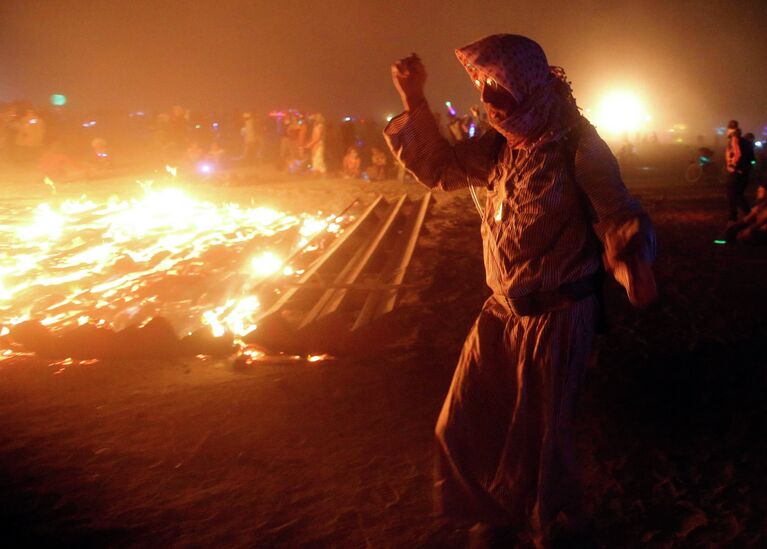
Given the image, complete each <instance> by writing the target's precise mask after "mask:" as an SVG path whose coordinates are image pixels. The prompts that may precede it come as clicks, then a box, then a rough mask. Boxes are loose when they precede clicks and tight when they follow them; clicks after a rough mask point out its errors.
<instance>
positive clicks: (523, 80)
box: [384, 34, 657, 546]
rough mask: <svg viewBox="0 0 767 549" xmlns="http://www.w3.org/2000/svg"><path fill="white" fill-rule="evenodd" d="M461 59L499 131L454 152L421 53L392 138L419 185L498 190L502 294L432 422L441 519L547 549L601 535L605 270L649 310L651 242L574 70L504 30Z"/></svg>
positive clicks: (406, 62) (487, 249) (493, 213)
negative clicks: (600, 348) (588, 389)
mask: <svg viewBox="0 0 767 549" xmlns="http://www.w3.org/2000/svg"><path fill="white" fill-rule="evenodd" d="M456 55H457V57H458V60H459V61H460V62H461V64H462V65H463V66H464V67H465V69H466V71H467V72H468V73H469V76H470V78H471V80H472V81H473V82H474V84H475V85H476V86H477V88H478V90H479V92H480V98H481V101H482V103H483V106H484V107H485V110H486V111H487V116H488V122H489V124H490V126H491V129H490V130H489V131H487V132H486V133H484V134H483V135H482V136H481V137H479V138H476V139H470V140H467V141H464V142H461V143H458V144H456V145H454V146H451V145H450V144H448V142H447V141H446V140H445V139H444V138H443V137H442V136H441V135H440V132H439V129H438V127H437V124H436V123H435V120H434V116H433V115H432V112H431V109H430V108H429V106H428V104H427V102H426V100H425V98H424V91H423V89H424V83H425V80H426V71H425V69H424V66H423V64H422V63H421V61H420V59H419V58H418V56H417V55H415V54H413V55H412V56H410V57H408V58H405V59H402V60H400V61H399V62H397V63H395V64H394V65H392V78H393V81H394V85H395V87H396V88H397V90H398V91H399V93H400V96H401V98H402V101H403V105H404V108H405V111H404V112H403V113H402V114H400V115H399V116H397V117H395V118H393V119H392V120H391V121H390V123H389V124H388V126H387V127H386V129H385V130H384V135H385V137H386V140H387V142H388V144H389V146H390V147H391V150H392V152H393V153H394V154H395V156H396V157H397V158H398V159H399V160H400V162H402V163H403V164H404V166H405V167H406V168H407V169H408V170H409V171H410V172H411V173H412V174H413V176H414V177H415V178H416V179H417V180H418V181H419V182H420V183H422V184H423V185H425V186H427V187H429V188H439V189H443V190H446V191H452V190H457V189H465V188H467V187H472V188H473V187H483V188H485V189H486V191H487V199H486V203H485V207H484V214H483V219H482V229H481V232H482V239H483V247H484V263H485V270H486V280H487V284H488V286H489V287H490V290H491V291H492V295H491V296H490V297H489V298H488V299H487V301H486V302H485V304H484V306H483V308H482V311H481V312H480V314H479V316H478V318H477V320H476V321H475V323H474V325H473V327H472V328H471V331H470V333H469V335H468V337H467V338H466V341H465V343H464V346H463V350H462V352H461V356H460V358H459V361H458V365H457V368H456V371H455V374H454V377H453V381H452V384H451V386H450V390H449V392H448V394H447V397H446V399H445V402H444V405H443V407H442V410H441V413H440V415H439V419H438V422H437V426H436V431H435V432H436V440H437V463H436V479H435V491H436V493H435V496H436V499H435V502H436V505H437V508H438V509H437V510H438V512H440V513H441V514H443V515H453V516H459V517H461V518H464V519H471V520H474V521H477V522H478V524H477V527H476V528H474V529H472V530H473V534H476V532H480V535H483V536H485V538H484V539H486V540H487V539H491V540H492V539H495V540H496V541H497V540H498V539H499V538H498V536H507V535H509V533H510V532H511V533H513V535H515V536H516V535H518V534H520V533H521V534H524V533H525V532H528V533H529V534H530V535H532V539H533V541H535V543H536V544H537V545H539V546H547V545H549V544H550V543H551V542H552V540H553V539H554V536H555V535H556V534H557V533H559V534H560V535H564V536H565V537H566V536H568V535H571V536H578V535H582V534H583V532H585V531H587V530H588V529H589V528H590V520H589V517H588V513H587V511H586V507H587V506H586V505H585V502H584V496H583V493H582V488H581V485H580V482H579V469H578V466H577V463H576V460H575V443H574V407H575V401H576V396H577V394H578V392H579V389H580V386H581V382H582V378H583V375H584V371H585V368H586V364H587V360H588V357H589V355H590V352H591V346H592V339H593V336H594V333H595V331H596V327H597V324H598V321H599V316H600V310H601V308H600V302H599V301H600V300H599V299H598V295H599V290H600V288H601V283H600V281H601V276H600V275H602V274H603V273H604V269H605V268H606V269H607V271H608V272H610V273H611V274H612V275H613V276H614V277H615V278H616V280H618V282H619V283H621V284H622V285H623V286H624V287H625V289H626V291H627V294H628V297H629V299H630V301H631V302H632V303H633V304H634V305H637V306H646V305H648V304H649V303H651V302H652V301H653V300H654V299H655V297H656V293H657V292H656V286H655V280H654V277H653V273H652V269H651V265H652V262H653V261H654V259H655V234H654V231H653V228H652V225H651V223H650V220H649V218H648V216H647V214H646V213H645V212H644V211H643V209H642V208H641V206H640V205H639V203H638V202H637V200H635V199H634V198H633V197H632V196H631V195H630V194H629V193H628V191H627V190H626V187H625V185H624V184H623V181H622V179H621V175H620V172H619V168H618V164H617V161H616V159H615V157H614V156H613V154H612V153H611V152H610V149H609V148H608V146H607V145H606V144H605V142H604V141H603V140H602V139H601V138H600V137H599V135H598V134H597V132H596V129H595V128H594V127H593V126H592V125H591V124H589V122H588V121H587V120H586V119H585V118H583V117H582V116H581V114H580V112H579V110H578V107H577V105H576V103H575V100H574V99H573V96H572V92H571V88H570V85H569V83H568V82H567V80H566V78H565V75H564V71H563V70H562V69H561V68H558V67H551V66H549V64H548V61H547V59H546V55H545V54H544V52H543V50H542V49H541V47H540V46H539V45H538V44H537V43H536V42H534V41H533V40H530V39H529V38H526V37H523V36H517V35H510V34H501V35H493V36H488V37H486V38H483V39H481V40H479V41H477V42H474V43H472V44H469V45H468V46H466V47H463V48H460V49H458V50H456ZM472 191H473V189H472ZM473 194H474V193H473ZM475 199H476V195H475ZM480 210H481V208H480Z"/></svg>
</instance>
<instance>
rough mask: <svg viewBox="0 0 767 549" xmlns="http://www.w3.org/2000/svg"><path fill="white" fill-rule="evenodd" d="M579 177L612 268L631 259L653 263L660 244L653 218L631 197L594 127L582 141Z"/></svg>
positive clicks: (577, 168)
mask: <svg viewBox="0 0 767 549" xmlns="http://www.w3.org/2000/svg"><path fill="white" fill-rule="evenodd" d="M575 177H576V180H577V182H578V186H579V187H580V188H581V189H582V190H583V191H584V193H585V195H586V197H587V198H588V202H589V205H590V208H591V216H592V222H593V226H594V231H595V232H596V234H597V236H598V237H599V240H601V241H602V244H603V246H604V248H605V256H606V257H605V259H606V261H607V263H608V265H609V264H612V263H614V262H615V261H621V260H624V259H625V258H627V257H628V256H636V257H637V259H640V260H641V261H645V262H648V263H652V262H653V261H654V260H655V255H656V242H655V230H654V229H653V226H652V223H651V222H650V218H649V217H648V216H647V214H646V213H645V211H644V209H643V208H642V206H641V205H640V204H639V201H638V200H636V199H635V198H634V197H633V196H631V195H630V194H629V192H628V190H627V189H626V186H625V185H624V183H623V179H622V178H621V174H620V168H619V167H618V161H617V160H616V159H615V156H614V155H613V153H612V151H610V148H609V147H608V146H607V143H605V142H604V140H603V139H602V138H601V137H599V134H597V132H596V129H595V128H594V127H593V126H591V125H588V126H586V129H585V130H584V131H583V132H582V134H581V137H580V139H579V141H578V150H577V152H576V155H575Z"/></svg>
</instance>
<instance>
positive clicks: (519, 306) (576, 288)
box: [503, 272, 602, 316]
mask: <svg viewBox="0 0 767 549" xmlns="http://www.w3.org/2000/svg"><path fill="white" fill-rule="evenodd" d="M601 285H602V276H601V272H596V273H594V274H593V275H589V276H587V277H584V278H581V279H580V280H576V281H575V282H568V283H567V284H562V285H561V286H560V287H559V288H557V289H555V290H549V291H545V292H537V293H534V294H528V295H523V296H521V297H505V298H504V300H503V301H505V302H506V304H507V305H508V306H509V308H510V309H511V311H512V312H513V313H514V314H515V315H517V316H537V315H542V314H544V313H550V312H552V311H559V310H562V309H566V308H567V307H569V306H570V305H573V304H575V303H576V302H578V301H580V300H581V299H585V298H587V297H589V296H591V295H598V293H599V292H600V291H601V287H602V286H601Z"/></svg>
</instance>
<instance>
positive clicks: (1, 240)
mask: <svg viewBox="0 0 767 549" xmlns="http://www.w3.org/2000/svg"><path fill="white" fill-rule="evenodd" d="M0 212H2V213H0V333H1V334H2V335H0V338H2V339H0V349H7V348H9V341H10V339H11V338H13V335H14V334H13V332H14V331H16V332H18V331H19V330H16V328H17V327H18V326H20V325H22V324H24V323H27V321H32V324H28V323H27V326H32V325H37V326H39V329H37V328H29V329H30V330H31V332H29V331H28V332H24V331H23V330H21V333H23V334H25V336H26V339H27V340H29V341H31V342H32V343H36V344H37V346H38V348H41V349H43V350H46V351H48V352H49V353H48V355H49V356H56V357H69V356H71V357H74V358H82V357H86V356H88V353H87V352H85V351H84V350H82V349H80V348H78V343H77V342H78V341H79V342H81V343H82V344H84V345H86V346H87V345H91V346H94V345H95V346H96V347H97V349H96V351H98V352H97V353H96V354H95V355H93V356H105V353H106V354H107V355H109V354H110V353H114V349H122V350H123V351H125V352H126V353H128V354H131V353H135V352H137V351H140V350H141V347H142V346H146V345H147V343H146V342H147V341H149V340H150V339H152V338H153V337H155V336H157V335H158V333H160V332H162V334H161V335H163V337H164V341H165V343H166V344H167V346H168V348H169V349H172V350H174V352H176V351H178V352H179V353H187V352H196V351H200V349H203V350H204V349H205V348H207V347H206V345H207V346H208V347H210V346H213V347H215V346H216V345H217V346H218V347H222V344H221V343H220V342H216V341H212V342H207V343H206V341H207V339H208V338H210V337H214V338H215V336H219V337H220V336H223V335H224V334H227V335H228V336H229V346H228V348H231V338H232V337H236V336H242V335H245V334H247V333H248V332H249V331H252V330H253V329H255V328H256V323H255V320H254V319H255V318H256V316H257V314H258V313H259V309H260V307H261V302H262V300H263V299H264V298H265V299H267V303H268V301H269V299H273V297H274V296H273V295H271V294H270V292H271V291H272V290H271V288H265V287H262V283H263V282H264V281H265V280H266V279H268V278H269V279H273V278H278V277H279V278H285V277H288V278H293V277H296V276H299V274H300V273H302V272H303V270H304V269H305V268H306V267H307V265H309V264H310V263H311V261H312V260H313V259H314V257H315V256H316V253H314V252H313V250H316V249H319V248H322V247H323V246H326V245H328V242H329V241H332V240H335V238H336V236H337V235H338V233H340V232H342V226H343V225H344V224H346V223H348V221H349V220H346V219H344V218H340V217H336V216H330V217H327V218H323V217H317V216H313V215H309V214H304V213H300V214H289V213H286V212H282V211H278V210H275V209H273V208H267V207H242V206H239V205H236V204H224V205H216V204H213V203H210V202H206V201H201V200H197V199H195V198H194V197H191V196H189V195H187V194H186V193H184V192H182V191H181V190H178V189H173V188H169V189H164V190H152V189H151V188H149V187H148V186H146V188H145V189H144V193H143V195H142V196H140V197H138V198H133V199H130V200H120V199H117V198H111V199H109V200H107V201H105V202H96V201H93V200H89V199H87V198H85V197H82V198H80V199H77V200H64V201H60V202H58V203H53V202H50V203H45V204H40V205H37V206H35V207H22V208H20V207H16V208H14V207H13V205H9V206H8V207H4V208H3V209H2V210H0ZM310 243H311V245H309V244H310ZM260 294H265V295H260ZM152 319H155V320H160V319H165V320H164V321H165V322H166V323H167V325H168V327H170V326H172V330H173V335H174V337H173V338H171V337H170V334H166V333H165V332H166V331H168V330H165V329H163V330H160V332H158V326H159V325H158V324H157V323H156V322H154V323H151V322H150V320H152ZM169 329H170V328H169ZM153 330H154V331H153ZM201 330H202V331H201ZM176 333H182V334H183V333H186V334H188V335H187V336H186V337H185V338H183V339H179V338H178V337H176V336H175V334H176ZM166 335H167V337H165V336H166ZM64 336H66V337H64ZM51 338H54V339H51ZM115 338H116V339H115ZM13 339H14V340H16V339H17V338H13ZM22 339H24V337H22ZM102 340H103V341H102ZM41 342H42V343H41ZM98 342H101V343H98ZM102 343H103V345H102ZM62 345H63V346H64V347H65V348H66V350H67V351H69V350H70V349H71V350H73V351H75V352H74V353H70V352H67V353H66V354H61V353H63V352H64V349H59V350H56V349H55V348H57V347H56V346H58V347H61V346H62ZM33 346H34V345H33ZM15 350H16V351H19V350H24V349H19V348H16V349H15ZM6 356H7V355H6Z"/></svg>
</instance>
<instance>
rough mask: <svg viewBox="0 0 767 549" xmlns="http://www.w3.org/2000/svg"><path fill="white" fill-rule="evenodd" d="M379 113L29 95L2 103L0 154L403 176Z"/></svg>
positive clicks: (474, 133) (59, 162)
mask: <svg viewBox="0 0 767 549" xmlns="http://www.w3.org/2000/svg"><path fill="white" fill-rule="evenodd" d="M447 106H448V109H447V113H446V115H445V116H442V114H441V113H435V115H436V117H437V120H438V124H439V125H440V132H441V133H442V135H443V136H444V137H445V138H446V139H447V140H448V141H449V142H451V143H455V142H458V141H462V140H464V139H471V138H473V137H478V136H480V135H481V134H482V133H483V132H484V131H485V130H486V129H487V127H488V124H487V119H486V116H485V114H484V112H483V111H481V109H480V108H479V107H473V108H472V109H471V111H470V112H469V113H468V114H466V115H459V114H458V113H457V112H456V110H455V109H454V108H453V106H452V105H451V104H450V103H449V102H448V103H447ZM383 125H384V121H377V120H374V119H372V118H361V117H355V116H345V117H343V118H342V119H340V120H331V119H329V118H327V117H326V116H324V115H323V114H322V113H318V112H315V113H312V114H305V113H302V112H300V111H298V110H295V109H287V110H285V111H273V112H270V113H268V114H267V113H263V114H257V113H255V112H253V111H246V112H229V113H218V114H215V115H212V114H202V113H196V112H193V111H191V110H190V109H187V108H185V107H182V106H180V105H176V106H173V107H172V108H171V109H169V110H168V111H165V112H159V113H153V114H149V113H145V112H140V111H137V112H132V113H129V114H127V116H126V113H116V112H99V113H96V114H92V115H90V116H82V115H76V114H74V113H73V112H71V111H69V110H68V109H66V108H61V107H51V108H48V109H40V110H36V109H35V108H33V107H32V106H31V105H30V104H28V103H23V102H19V103H13V104H5V105H2V104H0V162H2V163H4V164H10V165H15V166H19V167H23V168H37V169H38V170H39V171H40V172H41V174H42V176H44V177H49V178H50V179H52V180H54V181H67V180H76V179H87V178H94V177H100V176H107V175H109V174H111V173H114V171H115V170H122V171H130V169H131V168H140V167H146V166H148V165H151V166H153V167H162V166H163V165H170V166H174V167H177V168H179V169H181V170H182V171H185V172H187V174H190V175H194V176H198V177H200V178H210V179H216V178H220V177H222V176H223V175H224V174H227V173H229V172H230V170H231V168H233V167H238V166H248V165H255V166H259V165H273V166H274V167H276V169H278V170H279V171H281V172H283V173H286V174H290V175H295V176H307V177H342V178H348V179H356V178H360V179H365V180H369V181H381V180H384V179H387V178H392V177H399V178H403V177H404V176H405V173H404V170H403V169H402V168H401V167H399V166H398V165H397V163H396V162H394V159H393V158H392V156H391V153H390V152H389V150H388V148H387V147H386V145H385V143H384V141H383V137H382V129H383Z"/></svg>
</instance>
